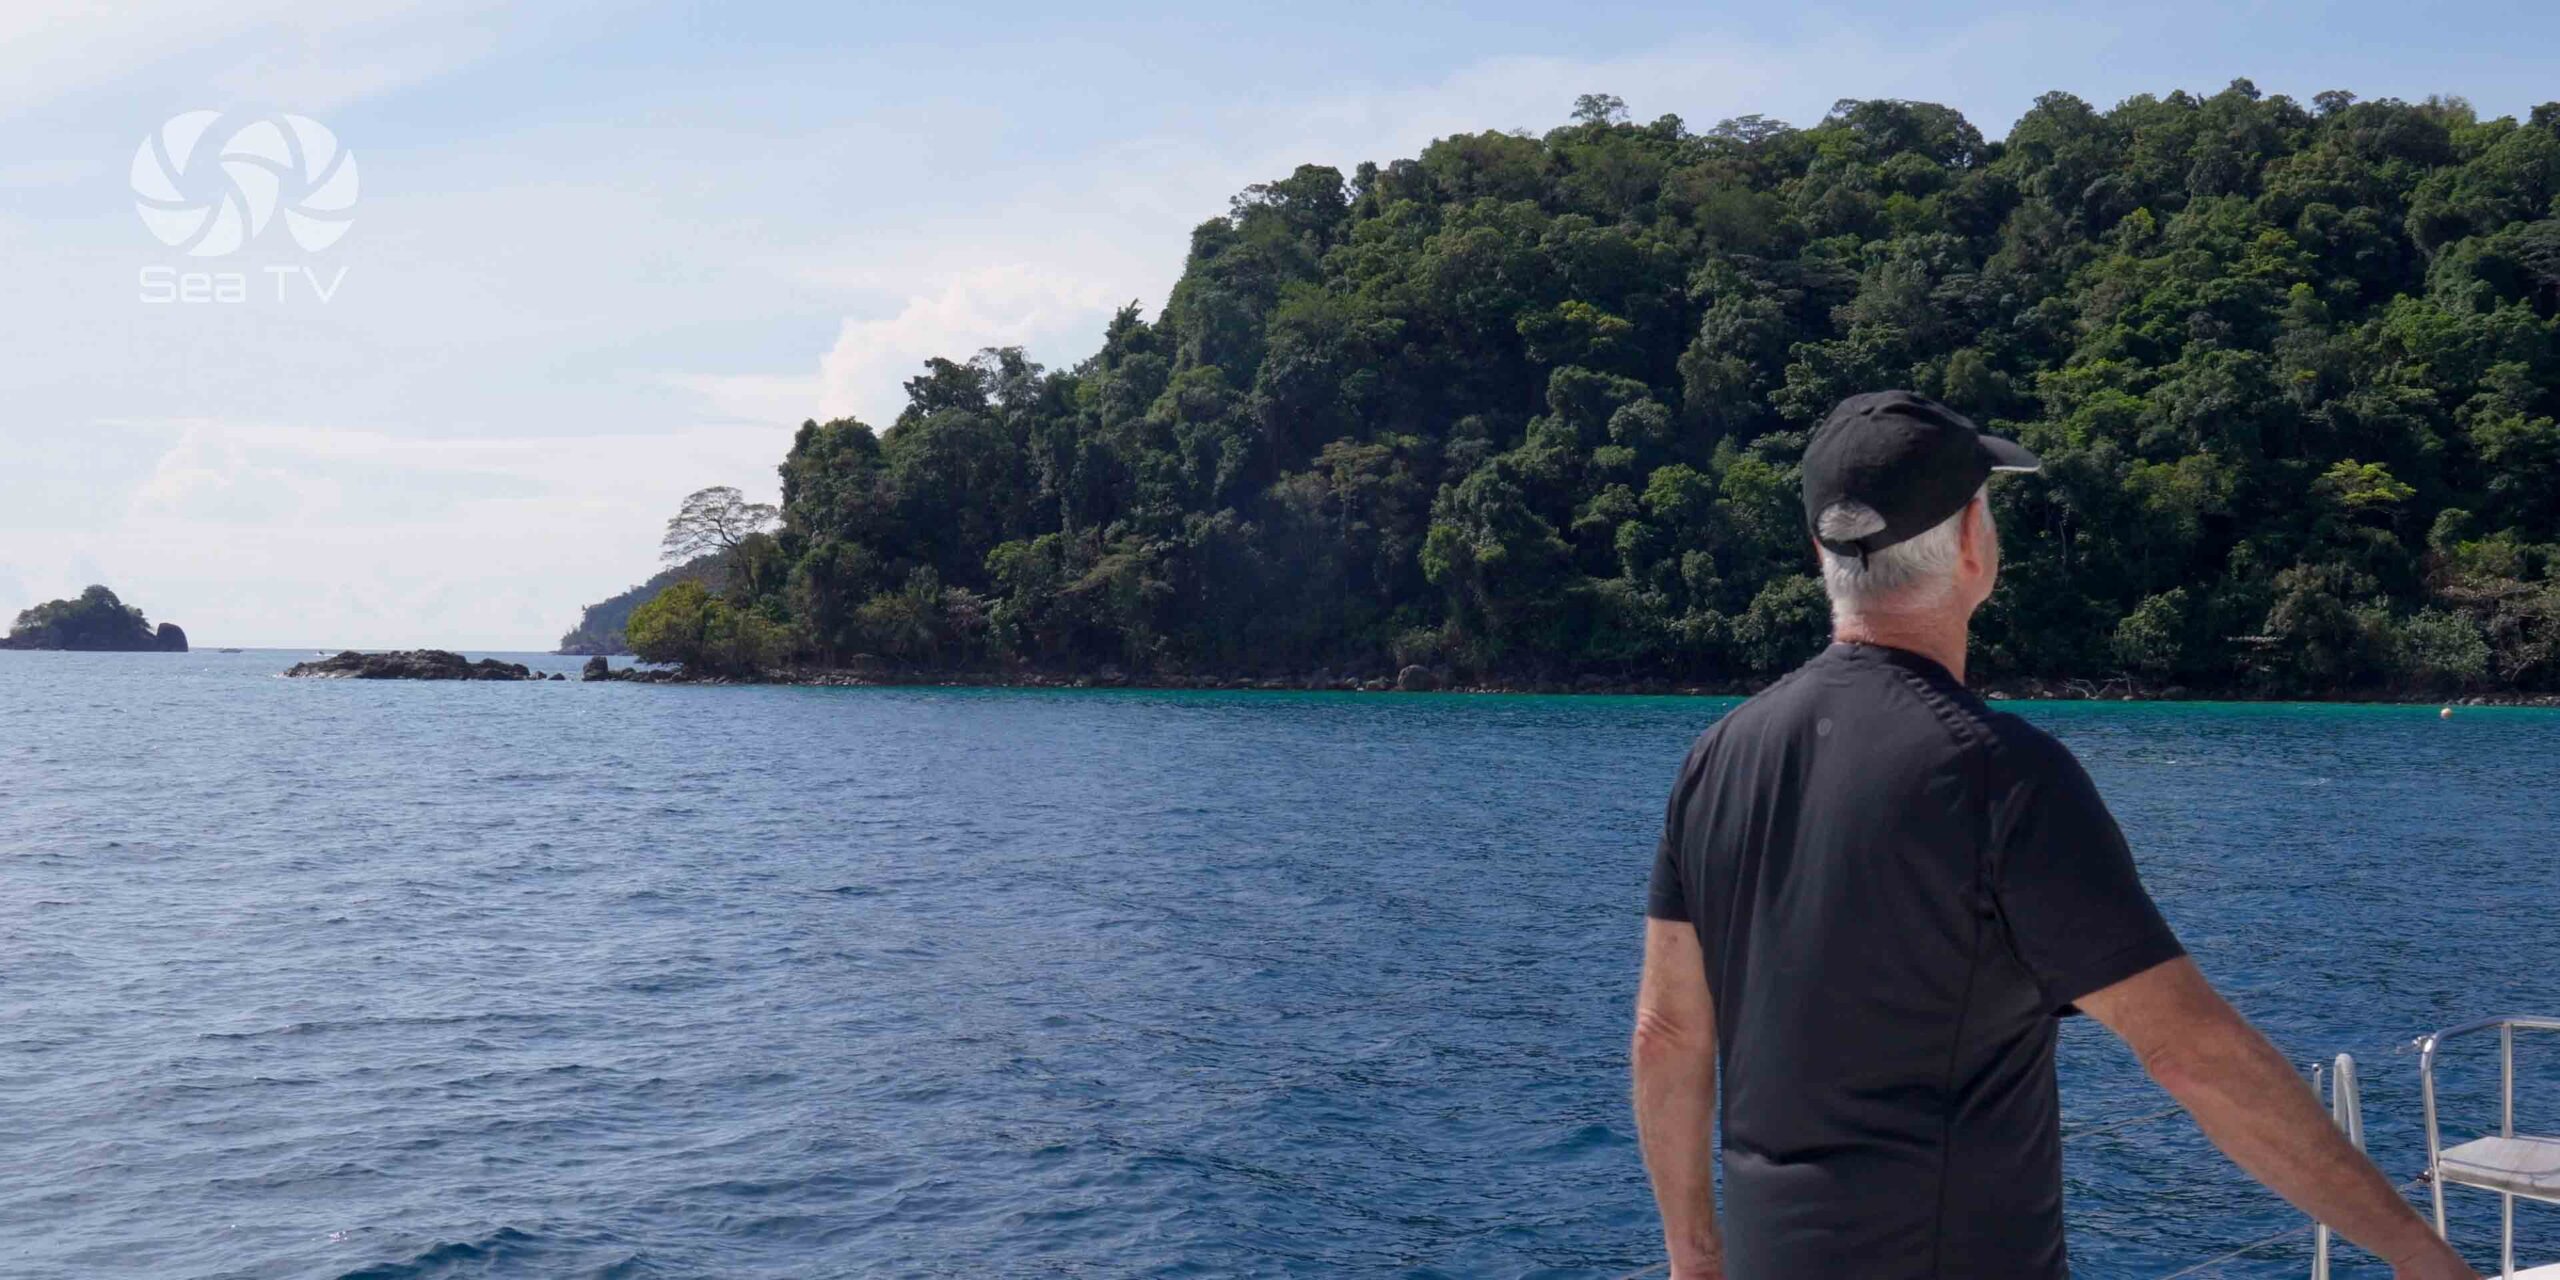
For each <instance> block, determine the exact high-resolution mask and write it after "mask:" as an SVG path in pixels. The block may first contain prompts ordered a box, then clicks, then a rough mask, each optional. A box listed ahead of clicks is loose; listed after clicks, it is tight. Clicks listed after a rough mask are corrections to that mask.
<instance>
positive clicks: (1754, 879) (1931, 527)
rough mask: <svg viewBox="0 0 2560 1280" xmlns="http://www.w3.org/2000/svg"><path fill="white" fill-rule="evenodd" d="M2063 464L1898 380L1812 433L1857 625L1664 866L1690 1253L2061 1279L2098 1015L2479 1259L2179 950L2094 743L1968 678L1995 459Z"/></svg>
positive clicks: (2369, 1240) (2270, 1136)
mask: <svg viewBox="0 0 2560 1280" xmlns="http://www.w3.org/2000/svg"><path fill="white" fill-rule="evenodd" d="M2037 465H2038V464H2037V462H2036V458H2035V455H2033V454H2031V453H2029V452H2027V451H2026V450H2025V449H2023V448H2021V447H2019V446H2018V445H2016V444H2014V443H2012V442H2010V441H2007V440H2002V439H1999V438H1997V437H1993V436H1988V435H1984V434H1982V432H1981V431H1980V430H1978V429H1977V428H1976V427H1975V426H1974V425H1973V423H1971V422H1970V421H1967V420H1966V419H1965V418H1964V417H1963V416H1962V415H1961V414H1958V413H1956V412H1955V411H1954V410H1952V409H1949V408H1947V407H1946V406H1945V405H1942V404H1938V403H1937V402H1935V401H1932V400H1929V399H1927V398H1925V397H1922V396H1917V395H1913V394H1911V393H1909V392H1903V391H1885V392H1877V393H1874V394H1869V395H1861V396H1856V397H1852V398H1851V399H1849V400H1848V401H1846V402H1844V403H1843V404H1841V405H1840V407H1839V408H1838V409H1836V410H1834V411H1833V413H1832V414H1831V416H1830V418H1829V419H1828V420H1826V421H1825V422H1824V423H1823V426H1822V429H1821V430H1820V431H1819V432H1818V433H1817V434H1816V435H1815V436H1814V438H1813V441H1812V443H1811V444H1810V445H1809V446H1808V447H1807V449H1806V450H1805V459H1804V502H1805V517H1806V520H1807V522H1808V523H1809V524H1810V525H1811V530H1812V534H1813V540H1814V543H1815V545H1816V549H1817V553H1818V554H1819V555H1820V557H1821V561H1822V577H1823V584H1824V586H1825V587H1826V588H1827V589H1828V591H1829V594H1830V597H1831V611H1832V632H1833V636H1834V639H1835V643H1833V644H1832V646H1831V647H1830V648H1829V649H1827V650H1825V651H1823V652H1822V653H1821V654H1819V655H1817V656H1816V657H1815V658H1814V659H1813V660H1812V661H1810V662H1807V663H1806V664H1804V665H1803V666H1802V667H1799V668H1797V669H1796V670H1795V671H1794V672H1793V673H1792V674H1790V675H1788V676H1787V677H1786V678H1785V679H1782V680H1780V681H1779V682H1778V683H1777V684H1775V685H1772V686H1771V687H1770V688H1768V689H1767V690H1765V691H1763V692H1762V693H1760V694H1759V695H1758V696H1757V697H1754V698H1752V699H1751V700H1750V701H1748V702H1745V703H1744V704H1742V705H1741V706H1740V707H1737V708H1735V709H1734V710H1733V711H1732V712H1731V713H1730V714H1728V715H1726V716H1725V717H1724V719H1723V720H1721V721H1719V722H1718V723H1717V724H1716V725H1715V727H1714V728H1713V729H1711V730H1709V731H1708V732H1707V733H1706V735H1705V736H1704V737H1702V738H1700V739H1699V740H1698V743H1697V746H1696V747H1695V748H1694V749H1693V750H1691V751H1690V753H1689V758H1688V761H1687V763H1686V764H1684V765H1683V766H1682V768H1681V771H1680V777H1679V782H1678V784H1677V785H1676V786H1675V787H1674V788H1673V789H1672V793H1671V803H1670V807H1669V812H1668V813H1667V814H1666V815H1665V818H1664V822H1663V832H1662V843H1661V847H1660V849H1659V851H1658V852H1657V854H1656V858H1655V862H1654V868H1653V883H1652V890H1651V894H1650V901H1649V903H1648V908H1647V912H1646V914H1647V916H1648V917H1649V918H1648V919H1647V920H1646V922H1645V956H1644V977H1643V982H1642V986H1641V989H1640V991H1639V993H1638V996H1637V1002H1636V1005H1637V1007H1636V1026H1635V1048H1634V1055H1635V1109H1636V1122H1637V1128H1638V1130H1639V1132H1640V1133H1641V1135H1642V1139H1643V1147H1644V1160H1645V1166H1646V1168H1647V1169H1648V1171H1649V1172H1650V1173H1651V1174H1652V1177H1653V1188H1654V1196H1655V1199H1656V1201H1657V1202H1658V1203H1659V1204H1660V1206H1661V1210H1662V1225H1663V1236H1664V1242H1665V1244H1666V1245H1667V1246H1668V1248H1669V1250H1670V1257H1671V1273H1672V1275H1673V1276H1674V1277H1677V1278H1679V1280H1692V1278H1696V1277H1722V1276H1726V1275H1731V1276H1733V1277H1737V1278H1738V1280H1799V1278H1804V1280H1811V1278H1813V1277H1821V1278H1822V1280H1832V1278H1833V1277H1857V1278H1858V1280H1904V1278H1906V1277H1907V1278H1909V1280H1922V1278H1923V1277H1936V1278H1944V1280H1989V1278H1998V1280H2023V1278H2032V1277H2060V1276H2063V1275H2066V1274H2067V1270H2068V1267H2067V1261H2066V1258H2065V1253H2064V1248H2063V1232H2062V1148H2061V1145H2060V1142H2061V1131H2060V1124H2059V1116H2060V1106H2059V1103H2058V1101H2057V1098H2056V1092H2055V1082H2054V1068H2053V1046H2054V1029H2055V1025H2056V1021H2057V1020H2058V1019H2060V1018H2063V1017H2066V1016H2069V1015H2070V1014H2072V1013H2074V1012H2083V1011H2085V1012H2087V1013H2088V1014H2089V1015H2091V1016H2092V1017H2095V1018H2096V1019H2098V1021H2100V1022H2101V1023H2104V1024H2105V1025H2106V1026H2107V1028H2108V1029H2109V1030H2111V1031H2114V1032H2115V1033H2116V1034H2117V1035H2118V1036H2120V1037H2122V1038H2123V1039H2124V1041H2125V1043H2126V1044H2127V1045H2129V1046H2131V1048H2132V1049H2133V1051H2134V1053H2135V1054H2136V1055H2138V1056H2139V1057H2140V1059H2141V1061H2142V1065H2143V1068H2144V1069H2145V1070H2146V1071H2148V1072H2150V1074H2151V1077H2152V1078H2153V1079H2154V1080H2156V1081H2158V1082H2159V1083H2160V1085H2161V1086H2162V1087H2163V1088H2165V1089H2167V1090H2168V1091H2169V1094H2170V1096H2171V1097H2174V1098H2176V1099H2177V1100H2178V1102H2179V1103H2180V1104H2181V1105H2182V1106H2184V1107H2185V1108H2186V1109H2187V1110H2188V1111H2189V1112H2190V1113H2192V1114H2193V1115H2194V1117H2195V1119H2196V1122H2197V1124H2198V1125H2199V1126H2201V1127H2202V1128H2203V1130H2204V1132H2205V1134H2206V1136H2208V1137H2210V1138H2211V1139H2213V1141H2214V1143H2215V1145H2217V1146H2219V1147H2220V1148H2221V1149H2222V1150H2223V1152H2224V1153H2225V1154H2227V1155H2228V1156H2230V1157H2231V1159H2232V1160H2234V1161H2235V1162H2237V1163H2238V1164H2239V1165H2240V1167H2241V1168H2243V1169H2245V1170H2247V1171H2248V1172H2249V1173H2250V1174H2251V1175H2252V1176H2254V1177H2256V1178H2257V1179H2258V1180H2259V1181H2261V1182H2263V1183H2265V1184H2266V1185H2267V1186H2269V1187H2271V1188H2273V1189H2274V1190H2275V1191H2276V1192H2277V1193H2279V1194H2281V1195H2282V1196H2284V1197H2285V1198H2286V1199H2287V1200H2290V1201H2292V1202H2293V1203H2294V1204H2295V1205H2297V1206H2299V1207H2300V1208H2301V1209H2302V1210H2303V1211H2304V1212H2305V1213H2309V1214H2311V1215H2313V1216H2315V1217H2317V1218H2319V1219H2320V1220H2321V1221H2323V1222H2327V1223H2329V1224H2330V1225H2331V1226H2333V1227H2335V1228H2336V1229H2337V1230H2338V1231H2339V1232H2341V1233H2342V1234H2344V1235H2345V1236H2346V1237H2347V1238H2348V1239H2350V1240H2353V1241H2355V1242H2356V1243H2358V1244H2360V1245H2363V1246H2364V1247H2365V1248H2367V1249H2370V1250H2372V1251H2373V1252H2374V1253H2376V1254H2378V1255H2380V1256H2381V1257H2383V1258H2385V1259H2387V1260H2388V1261H2389V1262H2390V1263H2391V1264H2392V1266H2393V1268H2394V1269H2395V1271H2396V1273H2397V1274H2398V1275H2400V1276H2404V1277H2429V1278H2431V1280H2432V1278H2434V1277H2470V1276H2472V1275H2473V1274H2474V1273H2473V1272H2472V1271H2471V1269H2470V1268H2469V1267H2467V1266H2465V1265H2464V1264H2463V1262H2462V1260H2461V1258H2459V1257H2458V1256H2456V1255H2455V1254H2454V1253H2453V1251H2452V1250H2451V1249H2450V1248H2448V1247H2447V1246H2446V1245H2445V1243H2444V1242H2443V1241H2442V1240H2439V1239H2438V1238H2436V1236H2435V1234H2434V1233H2433V1232H2432V1231H2430V1230H2429V1229H2428V1228H2427V1226H2426V1224H2425V1223H2423V1222H2422V1221H2420V1219H2419V1218H2418V1216H2417V1214H2416V1213H2414V1212H2413V1211H2411V1209H2410V1208H2409V1206H2408V1204H2407V1203H2406V1202H2404V1201H2403V1200H2402V1199H2401V1198H2400V1196H2399V1195H2398V1194H2397V1193H2396V1192H2394V1191H2393V1190H2392V1188H2391V1185H2390V1184H2389V1183H2388V1182H2387V1181H2386V1180H2385V1179H2384V1178H2383V1177H2382V1175H2381V1174H2380V1173H2379V1172H2377V1171H2376V1170H2375V1169H2374V1167H2373V1164H2372V1163H2371V1162H2370V1161H2368V1160H2366V1159H2365V1158H2364V1156H2363V1155H2361V1154H2359V1153H2358V1152H2357V1151H2356V1150H2355V1148H2354V1147H2353V1146H2351V1145H2349V1144H2348V1143H2347V1141H2346V1140H2345V1138H2344V1137H2343V1136H2341V1135H2340V1134H2339V1132H2338V1131H2337V1129H2336V1127H2335V1126H2333V1125H2332V1124H2331V1123H2330V1120H2329V1117H2328V1116H2327V1114H2325V1113H2324V1112H2323V1111H2322V1109H2321V1107H2320V1105H2319V1102H2318V1100H2317V1099H2316V1098H2314V1097H2313V1096H2312V1094H2311V1092H2310V1090H2308V1089H2306V1088H2305V1087H2304V1086H2303V1083H2302V1080H2301V1079H2300V1077H2298V1076H2297V1075H2296V1074H2295V1073H2294V1070H2293V1068H2292V1067H2291V1066H2290V1065H2289V1064H2288V1063H2287V1062H2286V1061H2285V1060H2284V1058H2283V1057H2282V1056H2281V1055H2279V1054H2278V1053H2277V1052H2276V1050H2275V1048H2274V1046H2272V1045H2270V1044H2269V1043H2268V1042H2267V1040H2266V1039H2265V1037H2263V1036H2261V1035H2260V1034H2258V1032H2257V1031H2256V1030H2254V1029H2253V1028H2251V1027H2250V1025H2249V1024H2248V1023H2247V1022H2246V1021H2245V1020H2243V1019H2242V1018H2241V1016H2240V1015H2239V1014H2238V1013H2237V1012H2235V1011H2233V1009H2232V1008H2231V1006H2230V1005H2228V1004H2226V1003H2224V1002H2223V1000H2222V998H2221V997H2220V996H2218V995H2216V994H2215V993H2214V990H2213V988H2212V986H2210V985H2209V984H2207V983H2206V981H2205V978H2204V975H2203V974H2201V973H2199V972H2198V971H2197V969H2196V966H2195V965H2194V964H2193V963H2192V962H2191V961H2189V960H2188V959H2187V958H2186V954H2185V951H2184V950H2183V948H2181V947H2180V946H2179V944H2178V940H2177V937H2176V936H2175V935H2174V934H2172V933H2171V932H2170V930H2169V926H2168V925H2167V923H2165V922H2164V921H2163V920H2162V919H2161V917H2160V913H2159V911H2158V910H2157V909H2156V908H2155V907H2154V906H2153V905H2152V902H2151V898H2150V896H2149V895H2148V894H2147V893H2145V892H2144V890H2143V887H2142V882H2141V880H2140V878H2139V877H2138V876H2137V875H2136V874H2135V872H2134V866H2133V857H2132V855H2131V853H2130V852H2129V851H2128V850H2127V849H2126V847H2125V842H2124V837H2123V835H2122V834H2121V833H2120V832H2118V830H2117V829H2116V824H2115V821H2114V819H2113V818H2111V817H2110V816H2109V815H2108V813H2107V808H2106V805H2105V803H2104V802H2102V801H2101V800H2100V799H2099V798H2098V793H2097V790H2096V788H2095V787H2093V786H2092V785H2091V784H2090V781H2089V777H2088V775H2087V774H2085V773H2084V772H2082V771H2081V768H2080V765H2079V762H2078V761H2076V760H2074V759H2073V758H2072V756H2071V753H2070V752H2069V751H2068V750H2066V749H2064V748H2063V746H2062V745H2061V744H2060V743H2058V742H2056V741H2054V740H2053V739H2052V738H2051V737H2048V736H2046V735H2045V734H2044V733H2043V732H2041V731H2039V730H2037V729H2036V728H2034V727H2033V726H2031V725H2029V724H2027V723H2026V722H2025V721H2023V720H2020V719H2018V718H2016V717H2015V716H2011V715H2006V714H2003V713H2001V712H1997V711H1993V710H1992V709H1991V708H1989V707H1988V706H1985V705H1984V704H1983V703H1982V702H1981V700H1979V699H1977V698H1976V697H1974V695H1973V694H1971V693H1970V692H1967V691H1966V689H1965V685H1964V657H1965V637H1966V627H1967V624H1968V622H1969V620H1970V619H1971V618H1972V616H1973V612H1974V610H1975V609H1977V608H1979V607H1980V606H1981V604H1982V602H1983V600H1984V599H1985V598H1987V597H1988V596H1989V595H1990V594H1991V584H1992V581H1993V579H1994V578H1995V577H1996V576H1997V575H1998V573H1999V567H2000V551H1999V544H1998V541H1997V539H1996V537H1995V536H1994V534H1993V531H1992V527H1991V512H1990V508H1989V507H1988V506H1987V505H1986V504H1985V502H1984V499H1983V493H1984V488H1985V485H1986V482H1987V481H1988V480H1989V479H1990V477H1991V475H1992V474H1993V473H1994V472H1999V471H2033V470H2035V469H2036V468H2037ZM1719 1082H1721V1084H1722V1085H1723V1094H1722V1097H1723V1105H1724V1191H1725V1215H1724V1222H1723V1224H1722V1229H1721V1230H1719V1225H1718V1222H1717V1217H1716V1212H1715V1202H1714V1193H1713V1174H1712V1170H1713V1160H1714V1150H1713V1148H1712V1147H1711V1145H1710V1143H1711V1139H1710V1136H1709V1135H1710V1132H1711V1130H1712V1128H1713V1121H1714V1119H1715V1109H1716V1105H1717V1097H1718V1094H1717V1085H1718V1084H1719Z"/></svg>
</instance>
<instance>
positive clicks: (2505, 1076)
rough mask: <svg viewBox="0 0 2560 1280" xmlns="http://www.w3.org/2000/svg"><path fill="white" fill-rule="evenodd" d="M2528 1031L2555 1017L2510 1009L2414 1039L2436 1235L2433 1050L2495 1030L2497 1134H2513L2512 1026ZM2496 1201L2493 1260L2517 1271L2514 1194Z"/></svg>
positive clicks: (2439, 1149)
mask: <svg viewBox="0 0 2560 1280" xmlns="http://www.w3.org/2000/svg"><path fill="white" fill-rule="evenodd" d="M2519 1027H2521V1028H2523V1029H2525V1030H2527V1031H2560V1018H2545V1017H2538V1016H2536V1015H2533V1014H2525V1013H2513V1014H2507V1015H2504V1016H2502V1017H2495V1018H2481V1019H2478V1020H2476V1021H2473V1022H2466V1023H2463V1024H2461V1025H2460V1026H2455V1027H2447V1028H2446V1029H2444V1030H2442V1031H2434V1032H2429V1033H2428V1034H2426V1035H2423V1036H2420V1037H2418V1039H2417V1046H2418V1096H2419V1098H2420V1099H2421V1100H2423V1101H2424V1103H2425V1105H2426V1113H2427V1193H2428V1195H2430V1196H2431V1197H2433V1198H2434V1203H2435V1212H2436V1234H2437V1235H2439V1236H2442V1235H2444V1234H2445V1226H2444V1168H2443V1159H2444V1138H2443V1133H2442V1131H2441V1130H2440V1129H2438V1128H2437V1125H2436V1049H2437V1048H2438V1047H2439V1046H2441V1045H2442V1044H2443V1043H2444V1042H2445V1041H2447V1040H2452V1039H2455V1038H2458V1037H2461V1036H2467V1035H2472V1034H2475V1033H2477V1032H2482V1031H2489V1030H2493V1029H2494V1030H2495V1031H2497V1033H2498V1136H2499V1137H2502V1138H2512V1137H2514V1136H2516V1029H2517V1028H2519ZM2498 1198H2499V1200H2500V1202H2501V1212H2500V1218H2501V1219H2502V1221H2503V1226H2502V1229H2501V1231H2500V1233H2499V1234H2500V1240H2499V1246H2498V1263H2499V1266H2500V1267H2501V1268H2502V1270H2503V1272H2504V1274H2506V1275H2508V1276H2513V1275H2514V1274H2515V1272H2516V1197H2515V1193H2514V1192H2512V1191H2501V1192H2499V1193H2498Z"/></svg>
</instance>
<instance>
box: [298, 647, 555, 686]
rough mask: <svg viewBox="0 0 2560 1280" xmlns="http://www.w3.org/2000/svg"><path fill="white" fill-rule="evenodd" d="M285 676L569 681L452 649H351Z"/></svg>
mask: <svg viewBox="0 0 2560 1280" xmlns="http://www.w3.org/2000/svg"><path fill="white" fill-rule="evenodd" d="M285 674H286V675H288V676H292V677H296V678H299V679H306V680H546V679H548V680H563V679H567V677H565V676H562V675H560V674H558V673H556V672H555V673H553V674H551V675H549V676H545V675H543V674H542V673H541V672H539V671H536V670H534V669H533V668H531V667H528V666H526V665H524V664H523V663H521V662H500V661H498V660H497V659H495V658H482V659H480V660H479V661H478V662H473V661H472V660H470V659H468V658H465V657H463V656H462V655H461V654H458V653H455V652H453V651H452V650H450V649H395V650H392V651H390V652H388V653H361V652H358V651H356V650H354V649H348V650H345V651H343V652H341V653H338V654H335V655H332V656H330V657H326V658H320V659H317V660H315V661H311V662H297V663H295V664H293V665H292V666H291V667H289V668H287V669H286V670H285Z"/></svg>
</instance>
